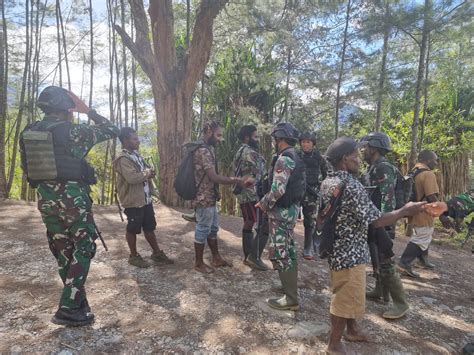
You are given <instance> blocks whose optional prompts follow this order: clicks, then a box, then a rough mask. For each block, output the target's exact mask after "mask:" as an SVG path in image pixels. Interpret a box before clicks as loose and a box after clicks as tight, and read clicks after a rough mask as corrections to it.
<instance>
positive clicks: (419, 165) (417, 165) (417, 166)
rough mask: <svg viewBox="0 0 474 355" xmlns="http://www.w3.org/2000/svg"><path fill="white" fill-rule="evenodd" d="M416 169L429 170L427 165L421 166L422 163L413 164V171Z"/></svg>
mask: <svg viewBox="0 0 474 355" xmlns="http://www.w3.org/2000/svg"><path fill="white" fill-rule="evenodd" d="M418 168H421V169H428V170H431V169H430V168H429V167H428V165H426V164H423V163H419V162H418V163H416V164H415V166H414V167H413V169H418Z"/></svg>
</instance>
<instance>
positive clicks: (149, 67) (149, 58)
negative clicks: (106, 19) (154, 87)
mask: <svg viewBox="0 0 474 355" xmlns="http://www.w3.org/2000/svg"><path fill="white" fill-rule="evenodd" d="M128 2H129V4H130V9H131V10H132V16H133V18H134V19H135V21H134V25H135V30H136V31H135V42H133V40H132V38H130V36H129V35H128V34H127V33H126V32H125V31H124V30H123V29H122V28H121V27H120V26H118V25H116V26H115V30H116V31H117V33H118V34H119V35H120V37H121V38H122V41H123V42H124V43H125V45H126V46H127V48H128V49H129V50H130V51H131V52H132V54H133V56H134V57H135V58H136V59H137V61H138V63H140V66H141V67H142V69H143V71H144V72H145V73H146V74H147V75H148V77H149V78H150V80H151V81H152V82H155V81H157V82H158V85H159V88H160V90H161V91H163V92H166V91H168V85H167V82H166V80H165V76H164V74H163V71H162V70H161V67H160V66H159V65H158V64H157V60H156V58H155V56H154V53H153V50H152V47H151V44H150V40H149V38H148V32H149V27H148V20H147V15H146V11H145V8H144V6H143V0H129V1H128Z"/></svg>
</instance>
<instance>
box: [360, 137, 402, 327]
mask: <svg viewBox="0 0 474 355" xmlns="http://www.w3.org/2000/svg"><path fill="white" fill-rule="evenodd" d="M361 143H362V144H365V148H364V151H363V153H364V160H365V161H366V162H367V163H368V164H369V170H368V172H367V174H366V177H365V183H366V186H371V187H372V189H373V191H372V192H371V200H372V202H373V203H374V205H375V206H376V207H377V208H378V209H379V210H380V211H381V212H382V213H388V212H392V211H394V210H396V209H397V207H398V206H397V197H398V198H399V199H400V198H401V196H396V187H397V180H398V176H399V174H400V173H399V172H398V169H397V168H396V167H395V166H394V165H393V164H391V163H390V162H389V161H388V160H387V158H386V157H385V155H386V154H387V153H388V152H389V151H391V142H390V138H389V137H388V136H387V135H386V134H385V133H381V132H373V133H369V134H368V135H367V136H365V137H364V138H362V140H361ZM399 205H403V202H402V201H400V203H399ZM394 238H395V225H390V226H387V227H385V228H374V227H373V226H370V227H369V235H368V242H369V250H370V256H371V258H372V265H373V267H374V274H375V277H376V283H375V289H374V290H372V291H371V292H368V293H367V295H366V296H367V298H369V299H374V300H379V299H381V298H383V299H384V301H385V302H388V301H389V299H390V296H391V297H392V301H393V306H392V307H391V308H390V309H389V310H387V311H386V312H384V313H383V315H382V316H383V317H384V318H388V319H396V318H400V317H402V316H403V315H404V314H405V313H406V312H407V311H408V308H409V306H408V303H407V301H406V297H405V292H404V290H403V284H402V282H401V281H400V275H399V274H398V271H397V270H396V268H395V264H394V262H393V260H392V258H393V256H394V253H393V243H392V241H391V240H390V239H394Z"/></svg>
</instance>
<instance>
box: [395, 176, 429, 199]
mask: <svg viewBox="0 0 474 355" xmlns="http://www.w3.org/2000/svg"><path fill="white" fill-rule="evenodd" d="M427 170H429V169H426V168H416V169H414V170H412V171H410V172H409V173H408V174H407V175H405V176H400V179H401V182H400V183H399V182H398V181H397V186H398V185H399V184H400V185H401V190H402V192H403V201H404V203H403V204H402V205H401V206H398V201H397V208H400V207H402V206H403V205H404V204H405V203H407V202H410V201H412V202H416V201H417V199H416V188H415V177H416V176H417V175H418V174H420V173H422V172H423V171H427ZM396 190H397V189H396ZM422 199H423V198H422Z"/></svg>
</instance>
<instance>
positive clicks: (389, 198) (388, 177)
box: [374, 164, 397, 213]
mask: <svg viewBox="0 0 474 355" xmlns="http://www.w3.org/2000/svg"><path fill="white" fill-rule="evenodd" d="M374 178H375V179H374V180H375V181H374V182H375V183H376V184H377V186H378V187H379V191H380V210H381V211H382V213H386V212H391V211H393V210H394V209H395V185H396V184H397V176H396V175H395V171H394V170H393V169H391V168H390V167H389V166H387V165H386V164H379V165H378V166H377V167H376V168H375V171H374Z"/></svg>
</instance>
